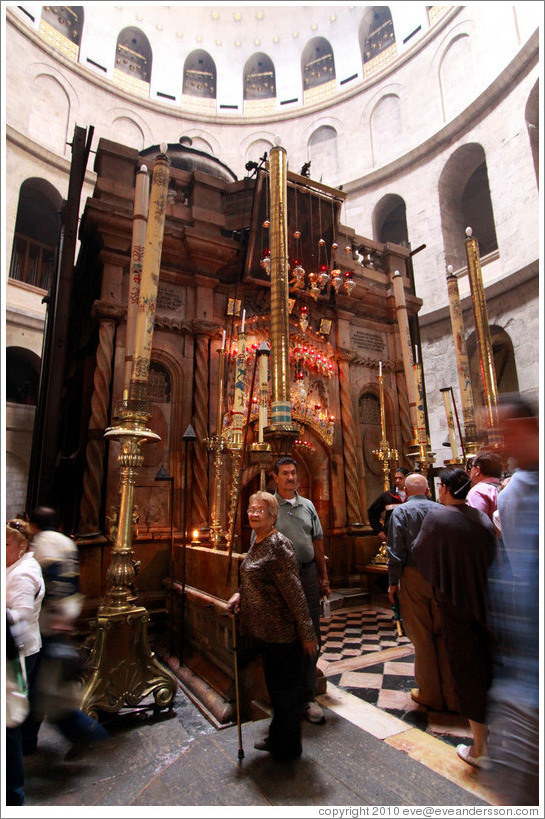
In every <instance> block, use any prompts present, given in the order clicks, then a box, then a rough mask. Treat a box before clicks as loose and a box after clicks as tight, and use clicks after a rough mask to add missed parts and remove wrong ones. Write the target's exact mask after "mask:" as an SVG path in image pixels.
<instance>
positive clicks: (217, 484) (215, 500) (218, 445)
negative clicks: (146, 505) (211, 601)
mask: <svg viewBox="0 0 545 819" xmlns="http://www.w3.org/2000/svg"><path fill="white" fill-rule="evenodd" d="M219 356H220V360H219V375H218V404H217V413H216V433H215V435H212V436H210V438H205V439H204V445H205V446H206V447H207V448H208V450H209V451H210V452H212V453H213V455H214V494H213V496H212V514H211V523H210V540H211V542H212V545H213V547H214V549H218V548H219V546H220V543H221V539H222V536H223V529H222V526H221V491H222V483H221V475H222V465H223V452H224V450H225V438H224V437H223V435H222V429H223V382H224V379H225V330H224V331H223V343H222V347H221V350H220V351H219Z"/></svg>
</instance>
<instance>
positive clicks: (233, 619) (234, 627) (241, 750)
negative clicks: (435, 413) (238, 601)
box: [231, 614, 244, 759]
mask: <svg viewBox="0 0 545 819" xmlns="http://www.w3.org/2000/svg"><path fill="white" fill-rule="evenodd" d="M231 625H232V630H233V653H234V655H235V703H236V709H237V728H238V758H239V759H244V748H243V747H242V724H241V721H240V696H239V691H238V655H237V623H236V617H235V615H234V614H233V615H231Z"/></svg>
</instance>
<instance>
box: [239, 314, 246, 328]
mask: <svg viewBox="0 0 545 819" xmlns="http://www.w3.org/2000/svg"><path fill="white" fill-rule="evenodd" d="M245 321H246V310H243V311H242V327H241V328H240V332H241V333H243V332H244V322H245Z"/></svg>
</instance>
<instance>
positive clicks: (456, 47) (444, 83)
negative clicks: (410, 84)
mask: <svg viewBox="0 0 545 819" xmlns="http://www.w3.org/2000/svg"><path fill="white" fill-rule="evenodd" d="M475 70H476V69H475V66H474V60H473V54H472V49H471V40H470V37H469V36H468V35H467V34H462V35H460V36H458V37H456V38H455V39H453V40H452V42H451V43H449V45H448V47H447V48H446V50H445V52H444V54H443V56H442V58H441V65H440V67H439V88H440V92H441V103H442V106H443V118H444V120H445V122H448V121H449V120H451V119H453V118H454V117H455V116H457V115H458V114H459V113H461V111H462V110H463V109H464V108H465V107H466V106H467V102H468V100H467V90H466V89H471V88H473V77H474V74H475Z"/></svg>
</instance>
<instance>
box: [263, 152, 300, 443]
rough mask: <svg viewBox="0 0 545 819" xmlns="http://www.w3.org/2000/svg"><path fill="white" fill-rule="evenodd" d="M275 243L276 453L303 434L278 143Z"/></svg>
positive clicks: (273, 178)
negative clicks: (295, 412) (293, 371)
mask: <svg viewBox="0 0 545 819" xmlns="http://www.w3.org/2000/svg"><path fill="white" fill-rule="evenodd" d="M269 171H270V192H271V193H270V207H271V214H270V244H271V423H270V426H268V427H266V428H265V430H264V435H265V439H266V440H267V442H268V443H270V445H271V448H272V450H273V452H274V453H275V455H276V456H277V457H278V456H280V455H284V454H287V453H288V452H289V450H290V449H291V446H292V445H293V442H294V441H295V440H296V438H297V437H298V435H299V432H300V429H299V425H298V424H294V423H293V422H292V418H291V398H290V383H289V382H290V360H289V342H290V339H289V282H288V272H289V262H288V221H287V202H288V197H287V184H288V166H287V155H286V150H285V148H282V147H281V146H280V145H275V146H274V148H271V152H270V158H269Z"/></svg>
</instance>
